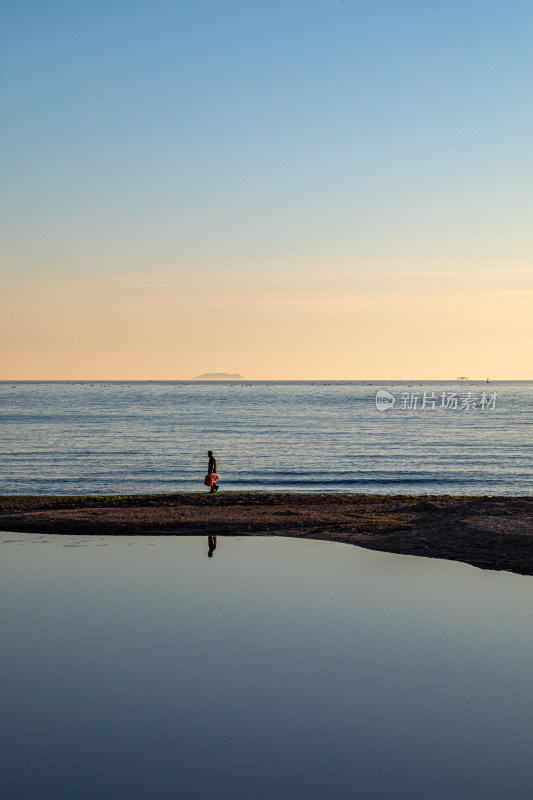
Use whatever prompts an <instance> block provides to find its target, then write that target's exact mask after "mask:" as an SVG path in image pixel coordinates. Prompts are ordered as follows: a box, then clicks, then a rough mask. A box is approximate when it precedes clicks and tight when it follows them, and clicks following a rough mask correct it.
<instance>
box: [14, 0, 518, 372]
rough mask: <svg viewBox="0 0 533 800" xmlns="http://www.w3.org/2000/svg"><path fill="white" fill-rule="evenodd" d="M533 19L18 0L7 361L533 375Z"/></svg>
mask: <svg viewBox="0 0 533 800" xmlns="http://www.w3.org/2000/svg"><path fill="white" fill-rule="evenodd" d="M532 31H533V5H532V4H531V3H530V2H526V0H524V1H522V0H507V2H503V0H468V2H466V3H465V2H464V0H446V1H444V0H432V2H429V3H428V2H427V0H364V1H363V0H283V2H281V0H254V2H250V0H242V1H239V2H237V1H236V0H149V1H148V0H127V2H126V0H105V2H104V1H103V0H47V2H46V3H43V2H42V0H16V2H15V0H4V2H3V3H1V4H0V88H1V97H0V137H1V142H0V143H1V147H0V151H1V155H0V185H1V186H2V190H1V192H0V248H1V250H0V288H1V303H0V341H1V342H2V355H1V358H0V379H3V380H22V379H27V380H45V379H56V380H57V379H65V380H75V379H105V380H109V379H117V380H127V379H152V380H156V379H166V380H172V379H188V378H191V377H193V376H195V375H198V374H202V373H206V372H230V373H234V372H238V373H241V374H242V375H244V376H245V377H246V378H249V379H261V378H263V379H269V378H271V379H306V378H309V379H320V378H328V379H353V380H358V379H361V380H364V379H378V378H390V379H409V378H420V379H431V378H455V377H457V376H458V375H466V376H468V377H471V378H478V377H483V378H484V377H486V376H490V377H491V378H493V379H513V378H514V379H533V374H532V372H531V359H530V357H529V356H530V351H531V346H532V344H533V322H532V320H533V315H532V314H531V309H532V308H533V267H532V255H533V224H532V223H533V205H532V193H531V187H532V185H533V159H532V144H531V143H532V141H533V124H532V123H533V100H532V97H533V93H532V77H531V76H532V75H533V34H532Z"/></svg>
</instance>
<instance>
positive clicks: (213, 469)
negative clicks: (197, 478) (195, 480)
mask: <svg viewBox="0 0 533 800" xmlns="http://www.w3.org/2000/svg"><path fill="white" fill-rule="evenodd" d="M207 455H208V456H209V466H208V467H207V474H208V475H211V476H212V479H213V483H212V484H211V491H210V494H214V493H215V492H218V485H217V483H216V481H218V473H217V460H216V458H215V456H214V455H213V452H212V451H211V450H209V452H208V453H207Z"/></svg>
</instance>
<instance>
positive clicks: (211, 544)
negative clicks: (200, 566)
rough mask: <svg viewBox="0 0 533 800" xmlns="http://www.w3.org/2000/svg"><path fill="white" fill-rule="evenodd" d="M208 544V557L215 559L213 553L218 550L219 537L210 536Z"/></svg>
mask: <svg viewBox="0 0 533 800" xmlns="http://www.w3.org/2000/svg"><path fill="white" fill-rule="evenodd" d="M207 543H208V545H209V553H208V554H207V555H208V556H209V558H213V552H214V551H215V550H216V549H217V537H216V536H208V537H207Z"/></svg>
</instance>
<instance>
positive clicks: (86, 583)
mask: <svg viewBox="0 0 533 800" xmlns="http://www.w3.org/2000/svg"><path fill="white" fill-rule="evenodd" d="M212 538H213V537H208V542H207V545H208V547H207V551H208V554H210V555H211V556H213V554H215V555H216V558H213V557H211V558H206V557H205V555H206V537H205V536H204V537H189V538H172V537H161V538H159V537H155V538H150V537H136V538H126V537H117V538H111V537H102V538H96V537H93V538H76V537H66V536H57V537H54V536H38V535H22V534H0V542H1V546H0V554H1V555H2V558H1V560H0V572H1V575H0V579H1V584H0V585H1V593H2V612H1V637H2V639H1V640H2V645H3V648H2V649H3V655H2V662H3V669H2V673H3V675H2V682H1V691H2V696H3V697H2V709H3V711H2V715H1V722H0V726H1V731H2V743H1V749H0V751H1V754H2V762H3V763H2V773H1V774H2V778H1V780H2V783H3V786H2V789H3V796H5V797H9V798H10V799H13V800H19V799H21V798H24V799H25V798H31V799H32V800H33V798H37V797H38V798H54V800H63V798H65V800H66V799H67V798H68V800H72V798H76V800H89V798H90V800H94V798H99V800H107V799H108V798H109V799H110V798H113V800H116V799H117V798H124V799H126V798H127V799H128V800H137V798H139V799H140V798H143V800H144V799H145V798H148V797H150V798H157V799H158V800H159V799H161V800H167V798H173V799H174V798H181V797H183V798H192V799H194V798H201V799H202V800H204V798H205V799H207V798H209V799H210V800H211V798H232V799H234V798H237V799H240V798H243V800H244V798H246V799H247V800H248V798H296V800H299V798H306V800H307V799H308V798H320V799H321V800H322V798H339V800H344V798H380V800H389V798H390V800H393V798H394V800H403V798H405V799H406V800H407V798H409V800H413V799H415V800H417V799H418V798H420V800H422V798H423V799H424V800H426V798H434V799H435V800H453V799H454V798H468V800H477V798H479V800H482V799H483V800H492V799H493V800H501V799H502V798H506V800H522V798H524V800H525V798H528V799H529V798H530V797H531V794H532V792H533V768H532V766H531V747H532V733H533V691H532V688H533V681H532V677H531V667H532V656H533V617H532V612H533V579H531V578H528V577H524V576H517V575H511V574H508V573H498V572H484V571H481V570H476V569H474V568H471V567H468V566H465V565H461V564H453V563H449V562H442V561H436V560H429V559H418V558H411V557H405V556H395V555H389V554H384V553H372V552H370V551H365V550H360V549H357V548H355V547H350V546H347V545H339V544H329V543H324V542H313V541H296V540H291V539H267V538H246V537H236V538H225V537H223V538H220V537H219V539H218V548H217V549H216V553H215V546H216V540H215V541H210V540H211V539H212Z"/></svg>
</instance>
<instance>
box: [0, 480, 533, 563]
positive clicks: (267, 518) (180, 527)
mask: <svg viewBox="0 0 533 800" xmlns="http://www.w3.org/2000/svg"><path fill="white" fill-rule="evenodd" d="M0 530H3V531H12V532H28V533H29V532H31V533H55V534H83V535H85V536H86V535H88V534H99V535H102V534H111V535H128V534H142V535H187V534H189V535H190V534H193V535H199V534H206V535H207V534H213V535H218V536H221V535H231V534H243V533H245V534H246V533H249V534H258V535H260V534H263V535H269V536H295V537H301V538H308V539H322V540H327V541H335V542H345V543H348V544H355V545H358V546H360V547H366V548H369V549H371V550H383V551H386V552H390V553H403V554H409V555H416V556H427V557H430V558H444V559H450V560H454V561H463V562H466V563H469V564H472V565H473V566H476V567H480V568H483V569H499V570H509V571H511V572H518V573H522V574H524V575H533V497H457V496H454V497H451V496H448V495H417V496H407V495H361V494H349V495H348V494H342V495H339V494H281V493H280V494H277V493H252V492H226V493H224V492H220V493H219V494H209V493H194V494H165V495H129V496H125V497H119V496H108V497H97V496H89V497H32V496H25V497H20V496H19V497H5V496H4V497H0Z"/></svg>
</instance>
